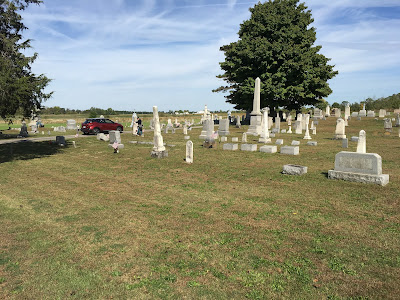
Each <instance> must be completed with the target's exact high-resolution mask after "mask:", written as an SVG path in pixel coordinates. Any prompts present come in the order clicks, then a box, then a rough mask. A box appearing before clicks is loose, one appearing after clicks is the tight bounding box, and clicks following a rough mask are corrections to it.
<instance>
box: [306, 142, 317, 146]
mask: <svg viewBox="0 0 400 300" xmlns="http://www.w3.org/2000/svg"><path fill="white" fill-rule="evenodd" d="M317 145H318V142H307V146H317Z"/></svg>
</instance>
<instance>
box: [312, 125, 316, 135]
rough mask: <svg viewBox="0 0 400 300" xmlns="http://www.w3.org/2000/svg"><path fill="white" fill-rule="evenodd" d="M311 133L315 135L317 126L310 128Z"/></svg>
mask: <svg viewBox="0 0 400 300" xmlns="http://www.w3.org/2000/svg"><path fill="white" fill-rule="evenodd" d="M312 134H313V135H316V134H317V127H315V126H314V128H313V129H312Z"/></svg>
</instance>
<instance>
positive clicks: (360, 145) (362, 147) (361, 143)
mask: <svg viewBox="0 0 400 300" xmlns="http://www.w3.org/2000/svg"><path fill="white" fill-rule="evenodd" d="M357 153H367V137H366V133H365V131H364V130H361V131H360V134H359V136H358V142H357Z"/></svg>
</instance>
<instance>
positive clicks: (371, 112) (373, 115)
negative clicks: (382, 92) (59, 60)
mask: <svg viewBox="0 0 400 300" xmlns="http://www.w3.org/2000/svg"><path fill="white" fill-rule="evenodd" d="M367 117H369V118H375V112H374V111H373V110H369V111H367Z"/></svg>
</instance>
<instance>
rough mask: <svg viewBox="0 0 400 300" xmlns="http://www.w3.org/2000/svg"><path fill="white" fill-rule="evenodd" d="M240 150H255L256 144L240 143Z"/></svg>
mask: <svg viewBox="0 0 400 300" xmlns="http://www.w3.org/2000/svg"><path fill="white" fill-rule="evenodd" d="M240 150H241V151H252V152H253V151H257V144H241V145H240Z"/></svg>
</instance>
